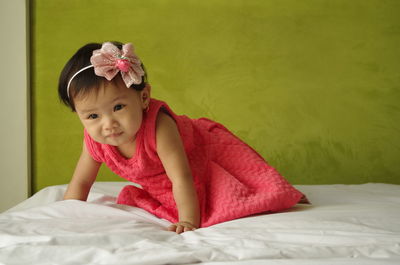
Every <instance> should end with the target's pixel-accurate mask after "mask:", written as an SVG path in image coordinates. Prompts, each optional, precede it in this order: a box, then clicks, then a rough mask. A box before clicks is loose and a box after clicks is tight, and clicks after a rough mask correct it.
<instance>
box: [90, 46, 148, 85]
mask: <svg viewBox="0 0 400 265" xmlns="http://www.w3.org/2000/svg"><path fill="white" fill-rule="evenodd" d="M90 62H91V63H92V65H93V67H94V72H95V74H96V75H98V76H102V77H105V78H106V79H107V80H108V81H110V80H112V79H113V78H114V77H115V76H116V75H117V74H118V72H121V76H122V80H124V82H125V85H126V87H130V86H131V85H132V84H136V85H137V84H140V83H142V76H144V71H143V69H142V66H141V62H140V60H139V58H138V57H137V56H136V54H134V52H133V46H132V44H131V43H127V44H125V45H123V46H122V51H121V50H120V49H118V47H117V46H115V45H114V44H112V43H111V42H105V43H103V45H102V46H101V49H100V50H95V51H93V55H92V57H91V58H90Z"/></svg>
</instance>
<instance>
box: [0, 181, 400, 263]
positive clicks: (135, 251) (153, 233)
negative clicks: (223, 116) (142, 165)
mask: <svg viewBox="0 0 400 265" xmlns="http://www.w3.org/2000/svg"><path fill="white" fill-rule="evenodd" d="M124 185H126V183H125V182H96V183H95V184H94V186H93V187H92V189H91V192H90V195H89V198H88V201H87V202H82V201H77V200H66V201H62V196H63V193H64V191H65V189H66V185H58V186H51V187H47V188H45V189H43V190H41V191H39V192H38V193H36V194H35V195H34V196H32V197H30V198H29V199H27V200H25V201H24V202H22V203H20V204H18V205H17V206H15V207H13V208H11V209H10V210H8V211H6V212H3V213H1V214H0V264H121V265H124V264H141V265H146V264H199V263H202V264H296V265H299V264H300V265H302V264H363V265H369V264H400V185H393V184H382V183H368V184H360V185H296V188H297V189H299V190H300V191H302V192H303V193H305V194H306V195H307V197H308V198H309V200H310V201H311V202H312V204H311V205H306V204H298V205H296V206H295V207H293V208H292V209H290V210H287V211H284V212H279V213H273V214H259V215H255V216H250V217H246V218H241V219H237V220H233V221H229V222H225V223H221V224H217V225H214V226H211V227H207V228H200V229H197V230H195V231H192V232H186V233H183V234H180V235H178V234H176V233H174V232H169V231H166V228H167V227H168V225H169V224H170V223H169V222H168V221H166V220H163V219H159V218H157V217H156V216H153V215H152V214H150V213H148V212H146V211H144V210H142V209H139V208H135V207H130V206H125V205H118V204H116V203H115V200H116V195H117V194H118V192H119V190H120V189H121V188H122V187H123V186H124Z"/></svg>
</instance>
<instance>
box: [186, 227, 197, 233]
mask: <svg viewBox="0 0 400 265" xmlns="http://www.w3.org/2000/svg"><path fill="white" fill-rule="evenodd" d="M193 230H196V228H194V227H188V226H185V229H184V232H188V231H193Z"/></svg>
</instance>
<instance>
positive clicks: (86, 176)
mask: <svg viewBox="0 0 400 265" xmlns="http://www.w3.org/2000/svg"><path fill="white" fill-rule="evenodd" d="M100 165H101V163H99V162H97V161H95V160H94V159H93V158H92V157H91V156H90V154H89V152H88V151H87V149H86V145H85V143H83V148H82V153H81V156H80V158H79V160H78V163H77V165H76V168H75V172H74V175H73V176H72V179H71V181H70V183H69V185H68V188H67V191H66V192H65V194H64V200H68V199H75V200H82V201H86V199H87V197H88V194H89V191H90V188H91V187H92V185H93V183H94V181H95V180H96V176H97V172H98V171H99V168H100Z"/></svg>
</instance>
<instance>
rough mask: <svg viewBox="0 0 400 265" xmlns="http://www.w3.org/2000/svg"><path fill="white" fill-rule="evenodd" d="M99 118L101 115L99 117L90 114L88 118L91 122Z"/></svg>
mask: <svg viewBox="0 0 400 265" xmlns="http://www.w3.org/2000/svg"><path fill="white" fill-rule="evenodd" d="M98 117H99V115H97V114H94V113H93V114H90V115H89V116H88V117H87V118H88V119H89V120H94V119H97V118H98Z"/></svg>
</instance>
